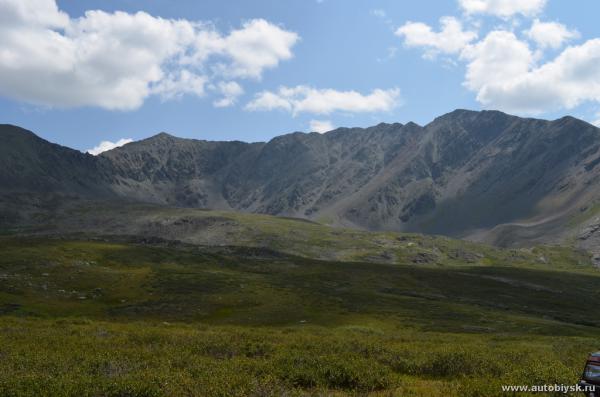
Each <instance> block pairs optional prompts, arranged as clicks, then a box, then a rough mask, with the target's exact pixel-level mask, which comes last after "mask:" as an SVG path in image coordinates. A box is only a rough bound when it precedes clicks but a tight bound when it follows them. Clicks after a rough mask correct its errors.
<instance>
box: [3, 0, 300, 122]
mask: <svg viewBox="0 0 600 397" xmlns="http://www.w3.org/2000/svg"><path fill="white" fill-rule="evenodd" d="M298 40H299V36H298V35H297V34H296V33H294V32H291V31H287V30H285V29H284V28H282V27H280V26H277V25H275V24H273V23H271V22H268V21H266V20H264V19H253V20H250V21H247V22H245V23H243V24H242V26H241V27H240V28H238V29H234V30H231V31H229V32H228V33H221V32H219V31H218V30H217V29H216V28H215V27H214V26H213V25H211V24H210V23H205V22H197V21H189V20H185V19H178V20H175V19H163V18H160V17H154V16H152V15H150V14H148V13H145V12H137V13H135V14H131V13H126V12H114V13H107V12H104V11H98V10H92V11H87V12H86V13H85V14H84V15H83V16H82V17H80V18H71V17H70V16H69V15H67V14H66V13H65V12H63V11H61V10H60V9H59V8H58V6H57V4H56V2H55V0H1V1H0V95H3V96H6V97H9V98H13V99H17V100H20V101H24V102H28V103H33V104H38V105H46V106H55V107H79V106H96V107H101V108H105V109H116V110H132V109H136V108H138V107H140V106H141V105H142V104H143V102H144V101H145V100H146V99H147V98H148V97H149V96H151V95H160V96H161V97H162V98H163V99H166V100H169V99H174V98H177V97H180V96H182V95H196V96H203V95H205V94H206V85H207V84H208V83H214V84H217V85H220V84H221V82H226V83H225V84H228V85H229V86H228V88H229V90H228V91H227V88H226V89H225V91H227V92H224V93H223V94H224V95H225V98H228V99H227V100H226V101H225V102H224V101H219V102H218V104H221V105H224V104H226V102H227V101H229V102H231V101H232V100H233V96H235V94H236V93H233V94H232V89H231V88H232V87H233V85H232V83H231V82H230V81H231V80H232V79H260V78H261V76H262V74H263V73H264V72H265V71H266V70H268V69H271V68H274V67H277V66H278V65H279V63H280V62H282V61H285V60H288V59H290V58H292V56H293V53H292V48H293V46H294V45H295V44H296V43H297V42H298ZM235 84H238V86H239V83H235ZM236 92H237V93H239V92H241V91H240V90H239V89H237V91H236Z"/></svg>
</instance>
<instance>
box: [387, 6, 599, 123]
mask: <svg viewBox="0 0 600 397" xmlns="http://www.w3.org/2000/svg"><path fill="white" fill-rule="evenodd" d="M459 3H460V5H461V7H462V8H463V10H464V11H465V12H466V13H467V14H476V13H483V14H493V15H496V16H499V17H502V18H508V17H511V16H514V15H516V14H521V15H523V16H525V17H528V18H530V19H531V20H532V21H531V26H530V28H529V29H526V30H524V31H522V32H515V31H513V30H511V29H510V28H499V27H496V28H495V29H493V30H491V31H489V32H487V34H484V35H483V38H481V39H477V38H476V37H477V35H476V34H475V32H470V31H468V30H467V31H465V30H464V29H463V28H462V25H461V24H460V21H459V20H457V19H455V18H452V17H444V18H442V19H441V20H440V23H441V29H440V31H439V32H435V31H434V30H433V29H432V28H431V27H430V26H429V25H426V24H423V23H418V22H407V23H406V24H404V25H403V26H402V27H400V28H399V29H398V30H397V31H396V35H397V36H400V37H402V38H404V43H405V45H406V46H408V47H421V48H422V49H423V51H424V54H425V57H427V58H433V57H434V56H435V55H436V54H439V53H444V54H448V55H454V56H455V57H456V58H455V59H456V60H459V61H463V62H464V64H465V67H466V71H465V78H464V82H463V84H464V86H465V87H466V88H467V89H469V90H470V91H472V92H474V93H475V94H476V99H477V101H478V102H480V103H481V104H482V105H483V106H484V107H486V108H494V109H500V110H504V111H507V112H512V113H517V114H534V115H535V114H541V113H545V112H549V111H555V110H560V109H572V108H575V107H577V106H579V105H581V104H583V103H586V102H592V103H598V102H600V68H598V67H597V65H598V63H599V62H600V38H598V39H591V40H588V41H586V42H584V43H582V44H579V45H571V46H570V47H567V48H565V49H563V50H562V52H561V53H559V54H558V55H557V56H555V57H554V58H550V55H549V54H548V51H547V50H549V49H554V50H557V49H560V48H562V47H563V46H564V45H565V44H566V43H567V42H569V41H570V40H573V39H576V38H578V37H579V33H578V32H577V31H576V30H572V29H569V28H568V27H566V26H565V25H563V24H560V23H558V22H546V21H541V20H540V19H534V16H535V15H536V14H538V13H540V12H541V11H542V10H543V8H544V6H545V5H546V1H544V0H525V1H522V0H518V1H513V0H459ZM512 26H513V28H514V27H515V26H517V25H515V24H512Z"/></svg>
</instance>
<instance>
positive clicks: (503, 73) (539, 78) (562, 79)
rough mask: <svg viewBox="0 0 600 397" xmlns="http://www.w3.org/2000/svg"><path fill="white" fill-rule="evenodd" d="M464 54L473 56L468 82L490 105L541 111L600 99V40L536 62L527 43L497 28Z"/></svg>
mask: <svg viewBox="0 0 600 397" xmlns="http://www.w3.org/2000/svg"><path fill="white" fill-rule="evenodd" d="M509 55H510V56H509ZM464 57H465V58H467V59H468V60H469V64H468V66H467V75H466V80H465V85H466V86H467V87H468V88H469V89H471V90H473V91H475V92H477V100H478V101H480V102H481V103H482V104H483V105H485V106H487V107H493V108H498V109H503V110H506V111H511V112H515V113H528V114H539V113H543V112H546V111H551V110H557V109H562V108H566V109H571V108H574V107H576V106H578V105H580V104H582V103H584V102H586V101H594V102H600V69H599V68H598V67H597V65H598V62H600V39H592V40H588V41H586V42H585V43H583V44H581V45H578V46H572V47H568V48H567V49H565V50H564V51H563V52H562V53H561V54H560V55H558V56H557V57H556V58H555V59H553V60H551V61H548V62H546V63H544V64H542V65H539V66H536V65H535V64H534V56H533V53H532V52H531V50H530V49H529V47H528V45H527V43H526V42H524V41H521V40H519V39H518V38H517V37H515V35H514V34H513V33H510V32H504V31H493V32H490V33H489V34H488V35H487V37H486V38H485V39H484V40H483V41H482V42H481V43H479V44H477V45H476V46H474V47H473V48H472V49H470V50H469V51H467V52H465V54H464Z"/></svg>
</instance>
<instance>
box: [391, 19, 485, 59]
mask: <svg viewBox="0 0 600 397" xmlns="http://www.w3.org/2000/svg"><path fill="white" fill-rule="evenodd" d="M440 26H441V28H440V31H439V32H434V31H433V29H432V28H431V26H429V25H427V24H424V23H421V22H407V23H405V24H404V25H402V26H401V27H399V28H398V29H397V30H396V32H395V34H396V36H398V37H401V38H403V39H404V45H405V46H407V47H424V48H425V49H426V51H425V57H426V58H433V57H435V55H437V54H438V53H444V54H456V53H459V52H460V51H461V50H462V49H463V48H465V46H466V45H467V44H469V43H470V42H471V41H473V40H475V39H476V38H477V33H476V32H473V31H468V30H466V31H465V30H463V26H462V23H461V22H460V21H459V20H458V19H456V18H454V17H443V18H441V19H440Z"/></svg>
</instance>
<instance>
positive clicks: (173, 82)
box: [0, 0, 600, 154]
mask: <svg viewBox="0 0 600 397" xmlns="http://www.w3.org/2000/svg"><path fill="white" fill-rule="evenodd" d="M599 15H600V2H599V1H597V0H575V1H562V0H420V1H418V2H414V1H398V0H389V1H388V0H372V1H360V0H285V1H284V0H270V1H267V0H253V1H251V2H250V1H243V0H238V1H234V0H231V1H226V2H225V1H222V0H221V1H213V0H203V1H201V2H199V1H195V0H146V1H141V0H100V1H99V0H56V1H55V0H0V123H10V124H15V125H19V126H21V127H24V128H27V129H29V130H31V131H33V132H35V133H36V134H38V135H39V136H41V137H43V138H45V139H47V140H49V141H52V142H56V143H59V144H62V145H65V146H69V147H72V148H75V149H78V150H81V151H88V150H89V151H91V152H92V153H94V154H97V153H100V152H102V151H103V150H108V149H110V148H113V147H116V146H118V145H122V144H125V143H127V142H130V141H132V140H139V139H143V138H147V137H149V136H152V135H154V134H156V133H159V132H162V131H164V132H168V133H171V134H173V135H176V136H180V137H185V138H195V139H206V140H241V141H246V142H255V141H266V140H269V139H271V138H273V137H275V136H277V135H281V134H285V133H289V132H294V131H304V132H309V131H317V132H325V131H327V130H331V129H333V128H336V127H342V126H344V127H367V126H371V125H375V124H378V123H380V122H401V123H406V122H408V121H414V122H416V123H418V124H421V125H424V124H426V123H428V122H430V121H431V120H433V119H434V118H435V117H437V116H440V115H442V114H444V113H447V112H450V111H452V110H454V109H457V108H466V109H474V110H479V109H498V110H502V111H505V112H507V113H511V114H516V115H520V116H531V117H540V118H547V119H555V118H559V117H562V116H564V115H567V114H569V115H573V116H575V117H578V118H581V119H583V120H586V121H588V122H591V123H595V124H598V125H600V66H598V65H600V24H598V23H597V21H598V16H599Z"/></svg>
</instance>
